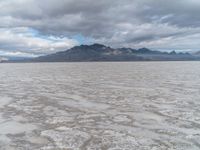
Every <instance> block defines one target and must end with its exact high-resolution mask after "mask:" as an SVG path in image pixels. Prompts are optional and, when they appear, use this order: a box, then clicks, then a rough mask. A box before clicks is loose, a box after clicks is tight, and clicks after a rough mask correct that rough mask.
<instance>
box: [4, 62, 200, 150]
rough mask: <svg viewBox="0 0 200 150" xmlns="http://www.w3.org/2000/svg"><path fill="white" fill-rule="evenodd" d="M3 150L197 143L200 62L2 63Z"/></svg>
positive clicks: (115, 149)
mask: <svg viewBox="0 0 200 150" xmlns="http://www.w3.org/2000/svg"><path fill="white" fill-rule="evenodd" d="M0 79H1V80H0V149H1V150H38V149H39V150H168V149H170V150H175V149H177V150H188V149H192V150H198V149H200V98H199V95H200V63H199V62H148V63H145V62H133V63H42V64H39V63H38V64H0Z"/></svg>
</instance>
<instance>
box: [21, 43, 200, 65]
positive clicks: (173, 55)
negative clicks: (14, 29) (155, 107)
mask: <svg viewBox="0 0 200 150" xmlns="http://www.w3.org/2000/svg"><path fill="white" fill-rule="evenodd" d="M192 60H200V55H192V54H190V53H183V52H181V53H177V52H175V51H171V52H161V51H156V50H151V49H148V48H145V47H144V48H140V49H133V48H125V47H123V48H112V47H109V46H105V45H102V44H98V43H95V44H92V45H80V46H74V47H72V48H70V49H68V50H65V51H60V52H56V53H53V54H49V55H45V56H39V57H36V58H33V59H26V60H24V61H25V62H90V61H192Z"/></svg>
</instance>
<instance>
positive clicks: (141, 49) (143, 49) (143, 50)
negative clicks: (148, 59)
mask: <svg viewBox="0 0 200 150" xmlns="http://www.w3.org/2000/svg"><path fill="white" fill-rule="evenodd" d="M138 51H139V52H142V53H146V52H151V50H150V49H148V48H146V47H143V48H140V49H138Z"/></svg>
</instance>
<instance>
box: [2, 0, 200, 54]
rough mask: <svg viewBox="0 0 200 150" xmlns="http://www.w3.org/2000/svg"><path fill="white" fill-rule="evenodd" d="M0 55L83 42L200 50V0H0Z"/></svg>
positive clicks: (56, 48)
mask: <svg viewBox="0 0 200 150" xmlns="http://www.w3.org/2000/svg"><path fill="white" fill-rule="evenodd" d="M0 20H1V23H0V55H7V56H30V57H32V56H37V55H40V54H48V53H53V52H56V51H61V50H66V49H68V48H70V47H73V46H75V45H80V44H91V43H101V44H106V45H108V46H112V47H132V48H140V47H148V48H151V49H155V50H192V51H195V50H200V49H199V48H200V0H0Z"/></svg>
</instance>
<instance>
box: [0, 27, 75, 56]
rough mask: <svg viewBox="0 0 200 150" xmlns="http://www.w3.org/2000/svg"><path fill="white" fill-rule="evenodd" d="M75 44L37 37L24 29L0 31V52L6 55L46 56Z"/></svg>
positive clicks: (58, 38)
mask: <svg viewBox="0 0 200 150" xmlns="http://www.w3.org/2000/svg"><path fill="white" fill-rule="evenodd" d="M77 44H78V41H76V40H74V39H69V38H66V37H63V38H61V37H56V36H50V37H48V36H46V37H42V36H41V37H40V36H39V35H38V36H37V35H35V34H34V33H33V32H32V30H30V29H29V28H26V27H20V28H1V29H0V50H1V51H4V52H5V54H7V55H16V56H18V55H26V54H27V53H30V54H31V55H33V56H34V55H37V54H38V55H39V54H47V53H53V52H56V51H62V50H66V49H68V48H71V47H73V46H75V45H77Z"/></svg>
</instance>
